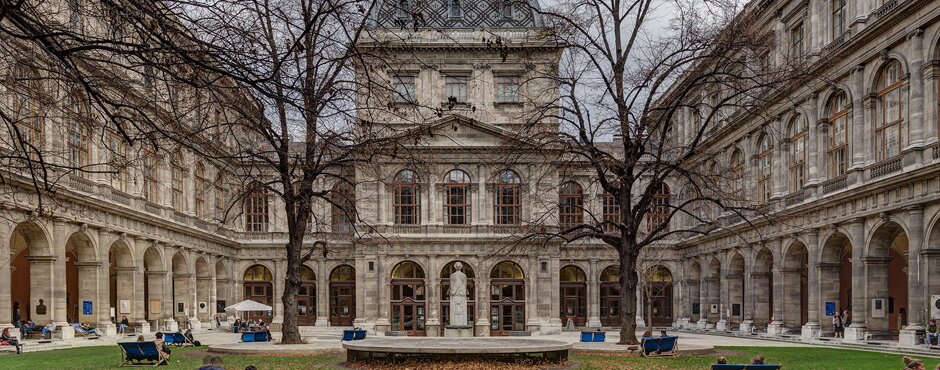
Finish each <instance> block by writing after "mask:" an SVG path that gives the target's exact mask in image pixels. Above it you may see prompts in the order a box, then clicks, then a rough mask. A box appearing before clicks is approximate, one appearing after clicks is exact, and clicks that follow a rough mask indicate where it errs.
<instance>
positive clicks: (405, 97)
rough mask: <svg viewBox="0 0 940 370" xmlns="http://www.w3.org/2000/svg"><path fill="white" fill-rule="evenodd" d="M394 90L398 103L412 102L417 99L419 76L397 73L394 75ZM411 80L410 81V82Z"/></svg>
mask: <svg viewBox="0 0 940 370" xmlns="http://www.w3.org/2000/svg"><path fill="white" fill-rule="evenodd" d="M392 78H393V80H392V82H393V92H394V94H395V99H394V100H395V102H396V103H411V102H413V101H414V99H415V92H416V84H417V77H415V76H413V75H396V76H394V77H392ZM409 81H410V83H409Z"/></svg>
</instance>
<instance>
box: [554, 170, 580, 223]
mask: <svg viewBox="0 0 940 370" xmlns="http://www.w3.org/2000/svg"><path fill="white" fill-rule="evenodd" d="M582 193H583V192H582V191H581V185H578V183H576V182H574V181H569V182H566V183H564V184H562V185H561V188H559V189H558V225H559V226H561V227H572V226H575V225H580V224H581V223H582V222H583V221H584V200H583V196H582Z"/></svg>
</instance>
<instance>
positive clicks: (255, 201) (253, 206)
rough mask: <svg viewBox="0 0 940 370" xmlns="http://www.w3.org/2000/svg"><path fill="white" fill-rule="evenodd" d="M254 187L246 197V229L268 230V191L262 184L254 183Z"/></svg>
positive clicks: (250, 230) (253, 230)
mask: <svg viewBox="0 0 940 370" xmlns="http://www.w3.org/2000/svg"><path fill="white" fill-rule="evenodd" d="M252 187H253V189H252V190H251V191H250V192H249V193H248V197H247V198H245V231H249V232H266V231H268V192H267V189H265V188H264V186H262V185H260V184H254V185H252Z"/></svg>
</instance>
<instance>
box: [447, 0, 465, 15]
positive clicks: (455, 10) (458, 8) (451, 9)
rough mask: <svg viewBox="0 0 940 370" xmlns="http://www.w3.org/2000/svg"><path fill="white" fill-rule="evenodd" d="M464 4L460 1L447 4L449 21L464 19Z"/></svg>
mask: <svg viewBox="0 0 940 370" xmlns="http://www.w3.org/2000/svg"><path fill="white" fill-rule="evenodd" d="M463 16H464V14H463V3H462V2H461V1H460V0H450V1H448V2H447V19H463Z"/></svg>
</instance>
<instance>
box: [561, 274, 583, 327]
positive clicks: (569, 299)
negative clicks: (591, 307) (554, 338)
mask: <svg viewBox="0 0 940 370" xmlns="http://www.w3.org/2000/svg"><path fill="white" fill-rule="evenodd" d="M559 288H560V292H561V294H559V297H558V300H559V302H558V303H559V306H558V307H560V308H561V310H560V312H559V316H558V317H559V318H560V319H561V322H562V323H565V325H567V322H568V320H569V319H570V320H571V323H572V325H574V326H578V327H582V326H585V325H587V318H588V317H587V315H588V314H587V310H588V308H587V274H585V273H584V269H582V268H581V267H580V266H578V265H577V264H568V265H565V266H564V267H562V268H561V269H559Z"/></svg>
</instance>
